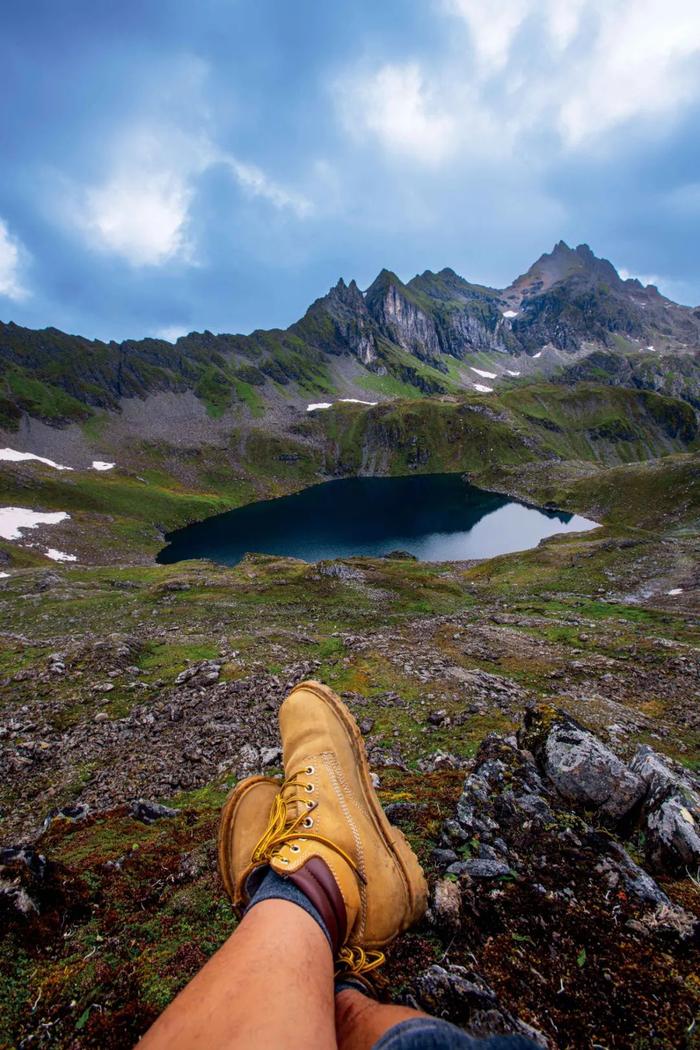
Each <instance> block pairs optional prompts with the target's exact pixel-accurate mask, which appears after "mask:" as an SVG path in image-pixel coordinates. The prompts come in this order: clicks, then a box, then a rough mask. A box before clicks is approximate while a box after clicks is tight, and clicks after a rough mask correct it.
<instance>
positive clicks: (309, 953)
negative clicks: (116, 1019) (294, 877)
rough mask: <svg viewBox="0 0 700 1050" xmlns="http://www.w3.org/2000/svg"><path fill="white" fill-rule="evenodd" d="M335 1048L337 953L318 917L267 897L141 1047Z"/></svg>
mask: <svg viewBox="0 0 700 1050" xmlns="http://www.w3.org/2000/svg"><path fill="white" fill-rule="evenodd" d="M311 1046H312V1047H314V1048H317V1050H335V1048H336V1039H335V1020H334V1013H333V958H332V955H331V950H330V947H329V945H328V941H327V939H326V937H325V936H324V934H323V932H322V931H321V929H320V927H319V926H318V924H317V923H316V922H314V920H313V919H312V918H311V917H310V916H309V915H307V913H306V912H305V911H304V910H303V909H302V908H299V907H297V905H296V904H292V903H291V902H289V901H284V900H266V901H261V902H260V904H256V906H255V907H254V908H252V909H251V910H250V911H249V912H248V914H247V915H246V916H245V918H244V919H243V920H242V922H241V923H240V925H239V926H238V928H237V929H236V930H235V932H234V933H233V934H232V936H231V937H229V939H228V940H227V941H226V943H225V944H224V945H223V946H222V947H221V948H220V949H219V951H218V952H217V953H216V955H214V956H213V957H212V958H211V959H210V960H209V962H208V963H207V964H206V966H204V967H203V969H202V970H200V972H199V973H198V974H197V976H196V977H194V978H193V979H192V980H191V981H190V983H189V984H188V985H187V986H186V987H185V988H183V990H182V991H181V992H180V994H179V995H178V996H177V998H176V999H175V1000H174V1001H173V1002H172V1003H171V1004H170V1006H169V1007H168V1008H167V1009H166V1010H165V1011H164V1013H162V1014H161V1016H160V1017H159V1018H158V1020H157V1021H156V1022H155V1024H154V1025H153V1026H152V1028H150V1029H149V1031H148V1032H147V1033H146V1035H145V1036H144V1037H143V1039H142V1040H141V1042H140V1043H139V1050H141V1048H142V1047H143V1048H144V1050H202V1047H206V1048H207V1050H279V1048H280V1047H285V1050H308V1048H309V1047H311Z"/></svg>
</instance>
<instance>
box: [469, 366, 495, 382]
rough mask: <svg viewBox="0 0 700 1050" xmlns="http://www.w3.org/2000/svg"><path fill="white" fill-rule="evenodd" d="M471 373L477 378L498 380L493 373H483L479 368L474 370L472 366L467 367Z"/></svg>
mask: <svg viewBox="0 0 700 1050" xmlns="http://www.w3.org/2000/svg"><path fill="white" fill-rule="evenodd" d="M469 367H470V368H471V370H472V372H476V374H477V375H478V376H483V377H484V379H498V376H497V375H496V373H495V372H484V371H483V370H482V369H481V368H474V365H470V366H469Z"/></svg>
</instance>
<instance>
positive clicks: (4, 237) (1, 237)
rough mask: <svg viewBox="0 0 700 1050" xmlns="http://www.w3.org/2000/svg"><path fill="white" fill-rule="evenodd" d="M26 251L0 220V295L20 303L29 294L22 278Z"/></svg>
mask: <svg viewBox="0 0 700 1050" xmlns="http://www.w3.org/2000/svg"><path fill="white" fill-rule="evenodd" d="M23 255H24V249H23V247H22V245H21V244H20V242H19V241H18V240H17V238H16V237H13V236H12V234H11V233H10V231H9V230H8V228H7V224H6V223H5V222H4V221H3V220H2V219H0V295H4V296H6V297H7V298H8V299H13V300H14V301H15V302H19V301H20V299H26V297H27V295H28V294H29V293H28V292H27V290H26V288H24V287H23V285H22V281H21V278H20V270H21V268H22V256H23Z"/></svg>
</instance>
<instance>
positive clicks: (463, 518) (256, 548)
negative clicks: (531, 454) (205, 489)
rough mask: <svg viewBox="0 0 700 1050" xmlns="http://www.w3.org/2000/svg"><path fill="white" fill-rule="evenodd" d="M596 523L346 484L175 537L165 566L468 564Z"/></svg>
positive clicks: (507, 505) (446, 494) (214, 520)
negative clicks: (372, 560)
mask: <svg viewBox="0 0 700 1050" xmlns="http://www.w3.org/2000/svg"><path fill="white" fill-rule="evenodd" d="M593 528H596V522H594V521H590V520H588V519H587V518H583V517H581V516H579V515H577V514H568V513H565V512H563V511H559V510H548V509H543V508H538V507H532V506H528V505H526V504H524V503H521V502H519V501H518V500H515V499H512V498H510V497H508V496H502V495H499V494H497V493H494V492H486V491H484V490H483V489H479V488H476V487H475V486H473V485H470V484H468V483H467V482H465V481H464V480H463V479H462V477H461V476H460V475H459V474H427V475H419V476H411V477H365V478H347V479H342V480H338V481H329V482H324V483H322V484H319V485H314V486H312V487H311V488H307V489H304V490H303V491H301V492H297V493H294V494H293V495H291V496H283V497H280V498H278V499H272V500H265V501H262V502H258V503H250V504H247V505H246V506H244V507H240V508H238V509H236V510H232V511H227V512H226V513H224V514H217V515H216V516H214V517H211V518H207V519H206V520H204V521H200V522H196V523H195V524H192V525H188V526H186V527H185V528H182V529H178V530H177V531H175V532H172V533H170V534H169V535H168V536H166V540H167V541H168V543H167V546H166V547H164V548H163V550H161V551H160V553H159V555H158V561H159V562H160V563H161V564H172V563H173V562H178V561H184V560H186V559H190V558H207V559H210V560H211V561H214V562H218V563H220V564H223V565H236V564H238V562H239V561H241V559H242V558H243V556H244V555H245V554H246V553H247V552H255V553H258V554H274V555H281V556H284V557H292V558H301V559H302V560H303V561H307V562H316V561H321V560H324V559H333V558H349V557H353V556H365V557H382V556H384V555H388V554H391V553H393V552H398V551H401V552H406V553H408V554H411V555H414V556H415V557H416V558H417V559H418V560H419V561H431V562H432V561H434V562H442V561H466V560H470V559H476V558H492V557H494V556H495V555H498V554H508V553H510V552H512V551H520V550H527V549H529V548H531V547H535V546H537V544H538V543H539V542H540V540H542V539H545V538H546V537H547V536H552V535H553V534H555V533H564V532H583V531H586V530H589V529H593Z"/></svg>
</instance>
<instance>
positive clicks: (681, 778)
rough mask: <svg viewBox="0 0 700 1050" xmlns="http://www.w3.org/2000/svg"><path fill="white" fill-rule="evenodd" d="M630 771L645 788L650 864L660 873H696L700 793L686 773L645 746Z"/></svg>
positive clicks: (644, 815) (699, 851)
mask: <svg viewBox="0 0 700 1050" xmlns="http://www.w3.org/2000/svg"><path fill="white" fill-rule="evenodd" d="M631 768H632V770H633V771H634V773H635V774H636V775H637V776H638V777H639V778H640V779H641V780H642V782H643V783H644V785H645V786H646V797H645V799H644V805H643V808H642V822H643V826H644V832H645V848H646V854H647V859H648V861H649V863H650V864H651V865H652V866H653V867H654V868H655V869H656V870H657V871H665V870H669V871H671V872H677V873H678V874H683V873H684V872H685V871H686V870H690V871H691V872H693V873H694V872H695V871H696V870H697V869H698V867H699V866H700V792H698V791H697V790H696V788H695V785H694V784H693V783H692V781H691V779H690V776H689V775H688V774H687V773H686V772H685V771H684V770H682V769H681V768H680V767H679V766H677V765H676V764H675V763H672V762H671V761H670V760H669V759H666V758H664V757H662V756H661V755H659V754H657V752H656V751H654V750H653V749H652V748H650V747H647V746H646V745H643V746H640V747H639V748H638V749H637V753H636V754H635V756H634V758H633V760H632V763H631Z"/></svg>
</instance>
